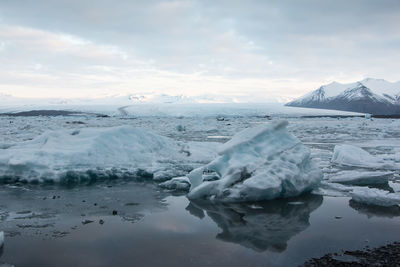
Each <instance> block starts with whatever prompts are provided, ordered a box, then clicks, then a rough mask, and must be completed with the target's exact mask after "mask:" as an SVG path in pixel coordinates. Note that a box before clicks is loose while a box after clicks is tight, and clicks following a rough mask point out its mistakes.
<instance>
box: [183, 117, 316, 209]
mask: <svg viewBox="0 0 400 267" xmlns="http://www.w3.org/2000/svg"><path fill="white" fill-rule="evenodd" d="M287 124H288V122H287V121H275V122H272V123H269V124H263V125H260V126H257V127H254V128H249V129H245V130H243V131H241V132H239V133H238V134H236V135H235V136H234V137H233V138H232V139H231V140H230V141H228V142H227V143H225V144H223V145H222V146H221V147H220V149H219V152H218V153H219V156H218V157H217V158H215V159H214V160H213V161H212V162H210V163H209V164H207V165H205V166H203V167H200V168H197V169H195V170H193V171H192V172H191V173H189V175H188V178H189V180H190V183H191V187H190V192H189V194H188V198H189V199H207V200H215V201H220V202H246V201H261V200H269V199H274V198H278V197H294V196H298V195H300V194H302V193H304V192H308V191H311V190H313V189H314V188H315V187H316V186H318V184H319V182H320V181H321V180H322V177H323V174H322V172H321V170H320V169H319V168H318V167H317V165H316V164H315V163H314V161H313V160H312V159H311V156H310V150H309V149H308V148H307V147H306V146H304V145H303V144H302V143H301V141H300V140H299V139H297V138H296V137H295V136H293V135H292V134H290V133H289V132H288V131H287V129H286V126H287Z"/></svg>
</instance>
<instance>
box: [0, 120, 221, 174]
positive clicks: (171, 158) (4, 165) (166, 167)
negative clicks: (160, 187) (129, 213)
mask: <svg viewBox="0 0 400 267" xmlns="http://www.w3.org/2000/svg"><path fill="white" fill-rule="evenodd" d="M215 154H216V152H215V144H214V143H207V144H204V143H203V144H199V143H197V142H188V143H183V142H177V141H175V140H173V139H170V138H167V137H163V136H160V135H157V134H155V133H152V132H149V131H146V130H143V129H140V128H134V127H131V126H119V127H109V128H83V129H79V130H59V131H49V132H45V133H44V134H42V135H41V136H39V137H37V138H35V139H33V140H30V141H26V142H22V143H20V144H17V145H15V146H12V147H10V148H7V149H2V150H1V154H0V180H3V181H4V180H6V179H11V180H26V181H60V179H66V180H74V179H75V180H77V181H80V180H82V179H92V178H94V179H102V178H107V177H111V178H115V177H116V178H118V177H129V176H133V175H139V176H142V177H147V178H152V177H153V174H154V173H156V174H157V175H156V178H157V179H158V180H163V179H162V175H166V176H168V178H169V179H170V178H172V177H171V176H173V175H176V176H181V175H182V172H184V173H188V172H189V171H190V170H192V169H194V168H196V167H198V166H200V165H201V164H205V163H207V162H209V161H210V160H211V159H212V158H214V157H215ZM176 176H175V177H176Z"/></svg>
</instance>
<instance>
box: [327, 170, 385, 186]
mask: <svg viewBox="0 0 400 267" xmlns="http://www.w3.org/2000/svg"><path fill="white" fill-rule="evenodd" d="M391 176H393V172H384V171H358V170H354V171H341V172H338V173H335V174H333V175H329V176H328V180H329V182H334V183H342V184H354V185H370V184H387V183H388V180H389V178H390V177H391Z"/></svg>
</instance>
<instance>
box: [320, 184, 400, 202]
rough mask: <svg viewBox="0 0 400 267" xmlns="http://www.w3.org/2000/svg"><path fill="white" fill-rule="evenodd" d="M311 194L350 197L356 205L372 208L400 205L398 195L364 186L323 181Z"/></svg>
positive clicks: (399, 195) (399, 194)
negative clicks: (360, 204)
mask: <svg viewBox="0 0 400 267" xmlns="http://www.w3.org/2000/svg"><path fill="white" fill-rule="evenodd" d="M313 193H314V194H318V195H324V196H333V197H351V198H352V200H354V201H355V202H357V203H362V204H367V205H373V206H383V207H390V206H399V205H400V193H398V192H394V193H391V192H389V191H386V190H382V189H378V188H370V187H366V186H347V185H343V184H338V183H330V182H327V181H323V182H321V184H320V187H319V188H317V189H316V190H314V191H313Z"/></svg>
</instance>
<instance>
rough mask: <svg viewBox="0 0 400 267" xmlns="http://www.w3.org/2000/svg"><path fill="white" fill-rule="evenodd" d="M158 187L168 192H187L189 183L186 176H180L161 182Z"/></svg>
mask: <svg viewBox="0 0 400 267" xmlns="http://www.w3.org/2000/svg"><path fill="white" fill-rule="evenodd" d="M160 186H161V187H163V188H165V189H169V190H176V191H188V190H189V188H190V182H189V179H188V178H187V177H186V176H182V177H175V178H172V179H171V180H169V181H166V182H163V183H161V184H160Z"/></svg>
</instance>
